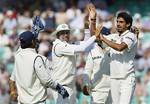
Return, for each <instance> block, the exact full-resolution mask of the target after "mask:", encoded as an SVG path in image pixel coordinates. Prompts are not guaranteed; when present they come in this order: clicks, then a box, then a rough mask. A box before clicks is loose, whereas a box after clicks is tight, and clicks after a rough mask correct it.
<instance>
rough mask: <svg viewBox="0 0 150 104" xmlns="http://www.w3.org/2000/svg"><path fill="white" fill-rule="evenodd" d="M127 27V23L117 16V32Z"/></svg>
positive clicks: (121, 31)
mask: <svg viewBox="0 0 150 104" xmlns="http://www.w3.org/2000/svg"><path fill="white" fill-rule="evenodd" d="M127 27H128V24H127V23H126V21H125V20H124V19H123V18H122V17H119V18H117V31H118V32H119V33H123V32H124V31H126V30H127Z"/></svg>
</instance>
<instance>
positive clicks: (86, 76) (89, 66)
mask: <svg viewBox="0 0 150 104" xmlns="http://www.w3.org/2000/svg"><path fill="white" fill-rule="evenodd" d="M92 70H93V59H92V56H91V53H89V54H88V57H87V61H86V65H85V69H84V73H83V84H84V85H90V84H91V83H90V80H91V75H92Z"/></svg>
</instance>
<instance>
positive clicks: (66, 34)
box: [60, 31, 70, 42]
mask: <svg viewBox="0 0 150 104" xmlns="http://www.w3.org/2000/svg"><path fill="white" fill-rule="evenodd" d="M60 38H61V40H63V41H66V42H69V39H70V32H69V31H62V32H61V36H60Z"/></svg>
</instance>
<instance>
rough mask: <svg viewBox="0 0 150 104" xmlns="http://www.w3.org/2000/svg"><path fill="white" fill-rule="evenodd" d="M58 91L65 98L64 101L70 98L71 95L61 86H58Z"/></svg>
mask: <svg viewBox="0 0 150 104" xmlns="http://www.w3.org/2000/svg"><path fill="white" fill-rule="evenodd" d="M56 91H58V93H59V94H60V95H61V96H62V97H63V99H65V98H67V97H69V93H68V92H67V90H66V89H65V88H64V87H63V86H62V85H60V84H57V86H56Z"/></svg>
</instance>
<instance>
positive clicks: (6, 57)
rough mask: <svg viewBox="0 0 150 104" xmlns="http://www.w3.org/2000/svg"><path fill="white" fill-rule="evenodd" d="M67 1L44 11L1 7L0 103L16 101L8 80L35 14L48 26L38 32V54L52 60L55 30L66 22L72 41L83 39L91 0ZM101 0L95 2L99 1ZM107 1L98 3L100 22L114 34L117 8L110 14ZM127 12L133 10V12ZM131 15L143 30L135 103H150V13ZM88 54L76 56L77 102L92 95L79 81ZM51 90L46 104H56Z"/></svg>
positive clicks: (80, 103)
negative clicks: (22, 39)
mask: <svg viewBox="0 0 150 104" xmlns="http://www.w3.org/2000/svg"><path fill="white" fill-rule="evenodd" d="M3 1H4V0H3ZM16 1H17V0H16ZM31 1H32V0H31ZM66 1H67V0H56V1H55V2H53V3H52V4H51V5H53V7H55V8H52V7H48V6H47V7H46V8H45V9H43V10H41V9H34V10H28V9H25V10H24V11H22V12H18V11H19V10H18V11H17V10H14V9H9V8H7V7H5V8H4V7H2V8H1V7H0V10H1V12H0V104H15V102H12V101H11V100H10V97H9V90H8V89H9V86H8V80H9V76H10V74H11V72H12V70H13V64H14V53H15V51H16V50H17V48H18V46H19V42H18V36H19V34H20V33H21V32H23V31H25V30H30V29H31V27H32V19H33V17H34V16H37V15H38V16H40V17H41V18H42V21H43V23H44V24H45V26H46V28H45V31H43V32H41V33H40V35H39V40H40V47H39V53H40V54H43V55H45V56H46V57H48V59H49V60H51V48H52V42H53V40H54V38H55V37H54V36H53V34H52V32H53V31H54V30H55V27H56V26H57V25H59V24H62V23H67V24H68V25H69V26H70V27H71V29H72V31H71V40H72V42H75V41H79V40H82V39H83V38H84V34H83V30H84V20H85V17H86V15H87V13H86V9H84V8H85V6H86V4H87V3H88V2H89V1H88V0H77V1H78V3H77V4H76V3H70V5H69V6H68V4H67V3H66ZM95 1H96V0H95ZM98 1H99V0H97V2H96V4H97V3H99V2H98ZM106 1H107V0H106ZM108 1H113V0H108ZM58 2H59V3H58ZM105 3H106V2H102V3H101V4H103V5H100V6H97V20H98V21H97V24H99V23H101V24H103V26H105V27H107V28H109V29H110V30H111V32H112V33H115V32H116V30H115V22H114V19H115V15H116V13H117V11H116V12H115V13H110V12H109V11H108V10H107V9H106V4H105ZM0 5H1V4H0ZM118 11H119V10H118ZM128 12H129V13H130V11H128ZM132 16H133V19H134V22H133V26H136V27H138V28H139V29H140V34H139V41H138V50H137V55H136V57H135V65H136V75H137V84H136V89H135V94H134V98H133V102H132V103H133V104H150V15H146V16H143V15H141V14H140V13H134V14H132ZM85 56H86V54H85V53H82V54H79V55H78V57H77V59H78V61H77V64H76V66H77V67H76V69H77V73H76V79H77V81H76V83H77V84H76V86H77V102H78V104H89V101H90V97H88V96H84V95H83V94H82V92H81V88H80V84H82V80H81V79H82V77H81V75H82V72H83V70H84V65H85V60H86V57H85ZM48 90H50V89H48ZM48 92H49V96H48V99H47V103H46V104H54V101H53V98H52V96H51V94H50V91H48Z"/></svg>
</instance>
